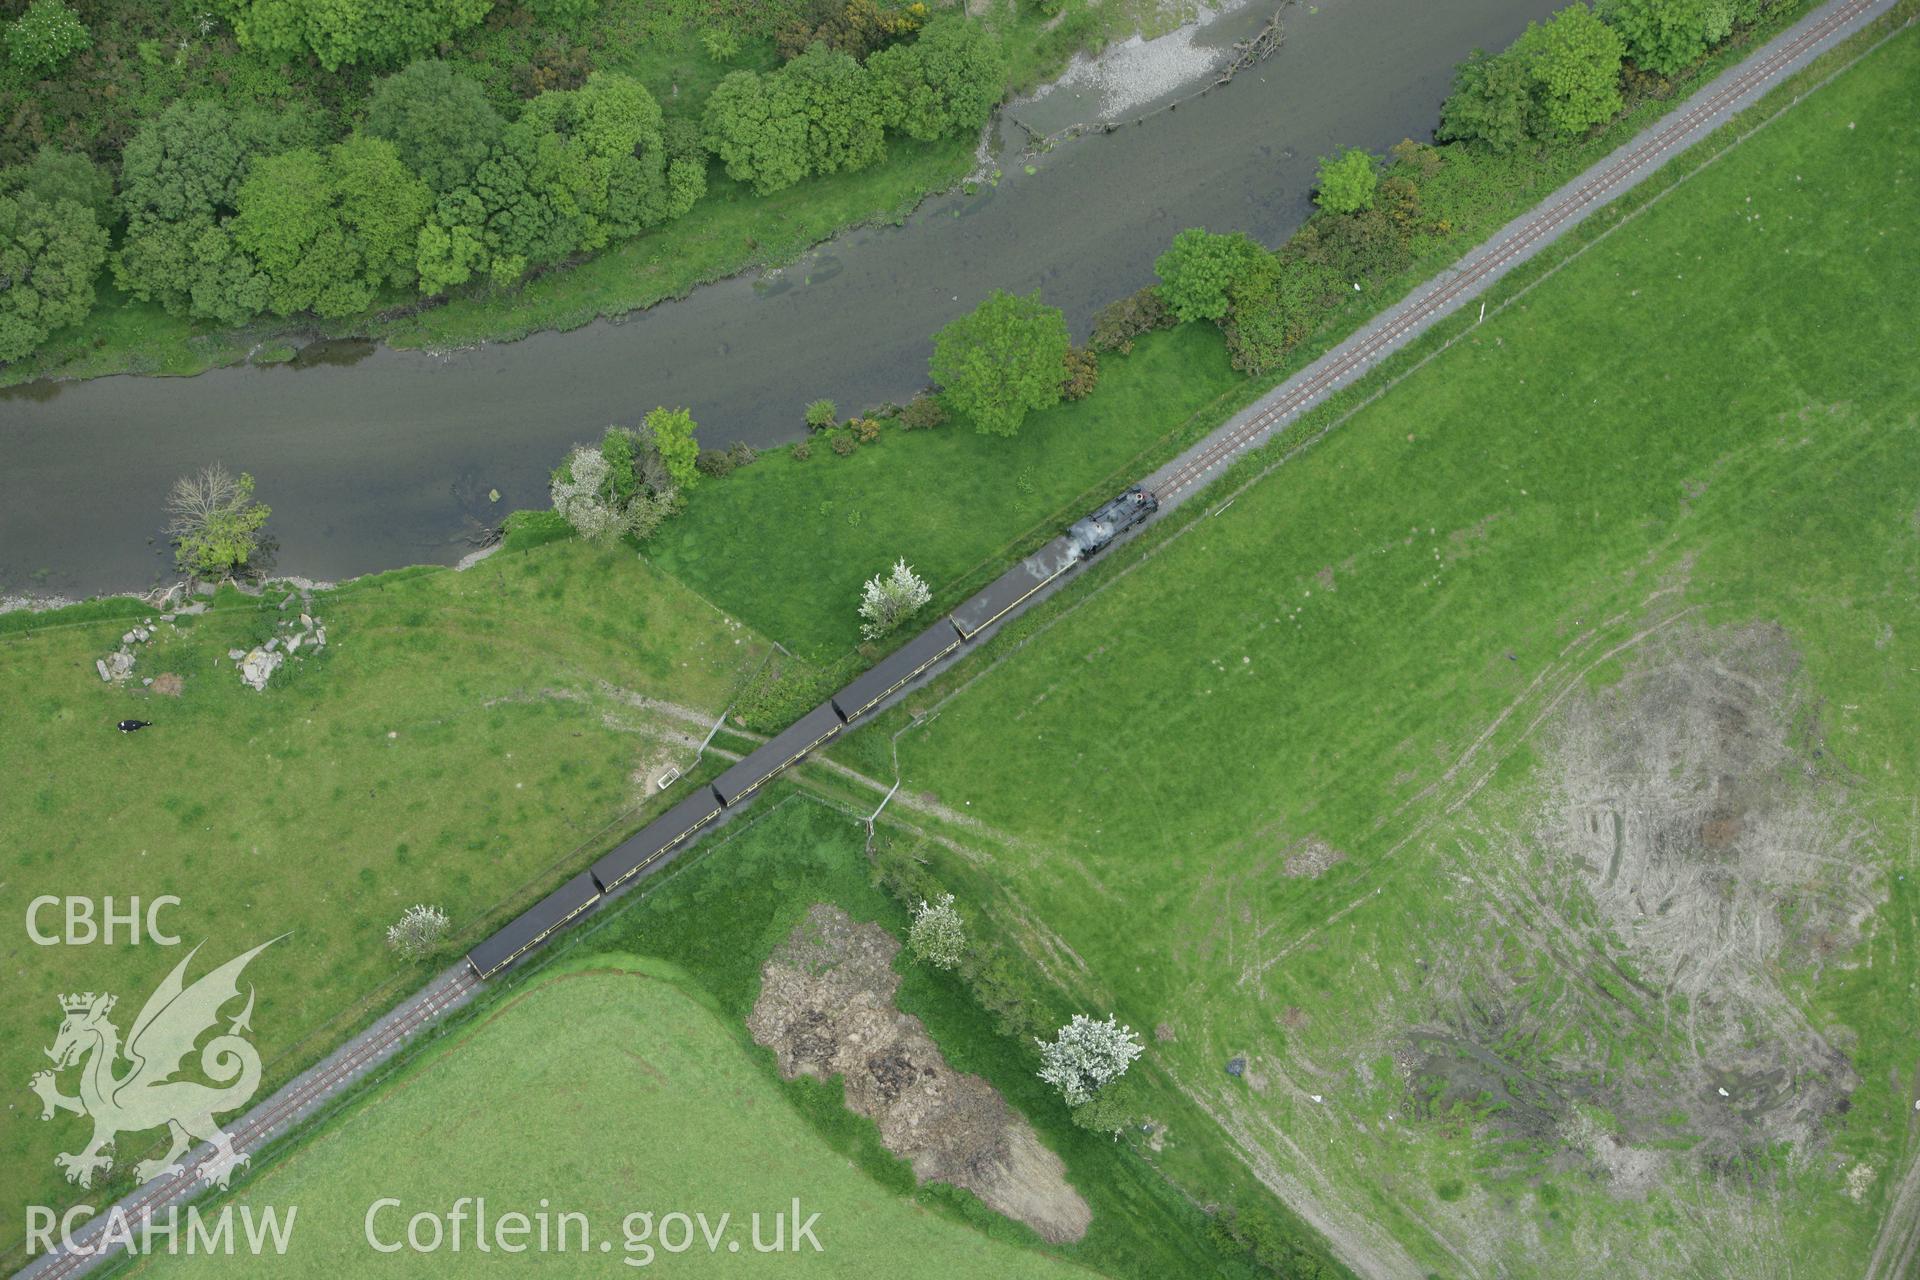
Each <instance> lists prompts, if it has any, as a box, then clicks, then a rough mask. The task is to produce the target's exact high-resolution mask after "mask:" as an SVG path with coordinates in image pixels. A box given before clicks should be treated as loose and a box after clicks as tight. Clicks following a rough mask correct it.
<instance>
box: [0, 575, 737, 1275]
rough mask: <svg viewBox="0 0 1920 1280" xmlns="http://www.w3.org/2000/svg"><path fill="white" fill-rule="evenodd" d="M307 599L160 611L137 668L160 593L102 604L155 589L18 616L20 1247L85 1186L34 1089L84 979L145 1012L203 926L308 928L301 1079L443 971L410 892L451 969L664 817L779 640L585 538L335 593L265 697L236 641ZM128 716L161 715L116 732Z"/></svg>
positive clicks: (285, 1034)
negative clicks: (38, 1221) (97, 905)
mask: <svg viewBox="0 0 1920 1280" xmlns="http://www.w3.org/2000/svg"><path fill="white" fill-rule="evenodd" d="M282 594H284V593H283V592H279V591H276V592H275V593H274V594H273V595H272V596H271V597H267V598H263V599H261V600H258V601H256V600H252V599H249V598H246V597H243V596H240V595H238V594H237V593H233V592H226V593H223V594H222V595H221V596H220V597H219V598H218V600H217V601H216V602H215V606H214V608H212V609H211V610H210V611H208V612H207V613H205V614H202V615H200V616H198V617H194V618H183V619H181V620H180V622H181V625H180V626H179V629H178V631H177V632H175V631H171V630H170V629H169V628H168V627H167V626H166V624H160V626H159V635H158V637H157V638H156V640H155V641H154V642H153V643H152V644H150V645H147V646H143V647H142V648H141V649H140V651H139V653H140V656H139V659H138V662H137V665H136V667H135V669H134V677H133V680H132V682H131V684H130V685H129V686H128V687H126V688H115V687H109V686H107V685H104V684H102V682H101V681H100V679H99V677H98V675H97V674H96V673H95V670H94V665H93V663H94V659H95V658H97V657H100V656H102V655H104V654H107V653H110V652H112V651H113V649H114V648H115V646H116V645H117V644H118V643H119V641H120V637H121V634H122V633H123V632H124V631H126V630H127V629H128V627H129V626H130V625H132V623H133V622H134V621H136V620H137V619H138V618H139V617H147V616H152V615H151V614H141V615H136V616H135V617H127V616H119V617H111V616H110V617H104V618H103V617H100V615H101V614H103V613H109V614H110V613H118V612H120V611H122V610H124V609H125V607H126V606H127V605H128V603H129V602H126V601H112V602H107V603H106V604H103V605H97V606H81V607H79V608H77V609H73V610H67V611H63V612H61V613H54V614H45V615H39V616H38V617H34V618H22V617H21V616H19V615H15V616H10V617H8V618H6V619H5V622H6V623H7V624H9V625H8V626H7V627H6V628H5V629H4V630H0V706H4V707H5V708H6V731H5V733H4V734H0V815H4V817H3V818H0V826H3V827H4V829H5V833H6V844H7V854H6V868H5V870H4V871H0V910H3V911H4V912H5V915H6V917H7V918H8V919H9V920H11V921H12V922H13V925H12V927H11V928H9V930H8V931H7V933H6V936H5V938H4V940H0V965H3V966H4V970H5V972H6V974H7V990H8V991H9V992H10V993H13V994H14V995H15V997H16V998H14V999H11V1000H9V1001H8V1006H7V1007H8V1012H7V1014H6V1018H5V1022H4V1034H0V1046H3V1047H0V1075H4V1076H5V1078H7V1079H10V1080H14V1081H15V1082H16V1083H17V1084H18V1085H19V1089H18V1090H17V1091H16V1095H15V1096H14V1097H13V1098H12V1099H11V1104H10V1106H9V1108H8V1109H7V1111H6V1113H5V1117H4V1121H0V1125H3V1126H4V1128H0V1208H3V1209H4V1213H3V1214H0V1218H3V1219H4V1226H0V1250H10V1249H12V1248H14V1247H16V1246H17V1245H18V1244H19V1242H20V1240H21V1229H22V1227H21V1224H22V1221H23V1219H22V1215H21V1207H22V1206H23V1205H24V1204H26V1203H43V1204H65V1203H68V1202H70V1201H71V1200H73V1199H77V1198H79V1196H80V1194H81V1193H80V1192H79V1191H78V1189H77V1188H73V1187H69V1186H68V1185H67V1184H65V1183H64V1182H63V1181H62V1180H61V1177H60V1175H59V1173H58V1172H56V1170H55V1168H54V1164H53V1157H54V1155H55V1153H56V1152H60V1151H75V1150H78V1149H79V1147H80V1145H81V1144H82V1143H84V1141H85V1139H86V1136H87V1129H86V1123H85V1122H84V1121H81V1120H78V1119H76V1118H75V1117H72V1116H64V1117H62V1118H61V1120H60V1121H58V1122H54V1123H44V1124H43V1123H42V1122H41V1121H40V1119H39V1112H40V1107H39V1103H38V1100H37V1099H35V1098H34V1097H33V1096H32V1095H31V1094H29V1093H27V1092H26V1089H25V1084H26V1080H27V1078H28V1077H29V1076H30V1075H31V1074H32V1073H33V1072H34V1071H35V1070H36V1069H38V1068H41V1067H45V1066H46V1065H47V1063H46V1061H45V1059H44V1058H43V1057H42V1055H41V1050H42V1048H44V1047H45V1046H47V1045H50V1044H52V1043H53V1038H54V1033H55V1031H56V1029H57V1028H58V1025H59V1020H60V1010H59V1006H58V1004H57V1003H56V997H57V996H59V995H60V994H61V993H63V992H68V991H85V990H93V991H98V990H102V989H106V990H110V991H112V992H114V993H115V994H117V995H118V997H119V1000H120V1004H119V1008H118V1010H117V1011H116V1014H115V1017H116V1019H117V1020H118V1025H119V1026H120V1028H121V1030H122V1032H123V1034H124V1033H125V1031H126V1030H127V1028H128V1027H129V1026H130V1025H131V1020H132V1018H133V1016H134V1015H135V1014H136V1013H137V1012H138V1011H139V1009H140V1006H141V1003H142V1002H143V1001H144V1000H145V998H146V996H147V995H148V993H150V992H151V991H152V990H153V989H154V987H155V986H156V985H157V984H158V983H159V982H160V980H161V979H162V978H163V977H165V976H166V973H167V971H168V970H169V969H171V968H172V967H173V965H174V963H176V962H177V960H178V959H179V957H180V955H181V954H183V953H184V950H185V948H187V947H191V946H192V945H194V944H196V943H200V942H201V941H202V940H204V941H205V950H204V951H203V953H202V955H201V956H200V958H199V959H198V960H197V961H196V967H195V969H194V972H195V973H196V974H198V973H200V972H204V971H205V970H206V968H208V967H210V966H211V965H212V964H215V963H224V961H225V960H226V959H227V958H229V957H231V956H233V955H236V954H238V953H239V952H241V951H243V950H245V949H247V948H249V947H251V946H253V945H255V944H257V943H259V942H262V941H264V940H266V939H267V938H271V937H275V936H277V935H279V934H282V933H286V934H289V936H288V937H287V938H286V939H285V940H284V941H282V942H280V943H278V944H277V945H275V946H274V947H272V948H271V949H270V950H268V951H267V952H266V953H264V954H263V955H262V956H261V957H260V959H258V960H257V961H255V962H254V965H253V966H252V968H251V969H250V971H249V975H248V976H249V979H250V980H251V981H252V982H253V983H254V984H255V985H256V986H257V989H258V996H259V998H258V1004H257V1006H256V1009H255V1015H254V1019H253V1024H252V1025H253V1027H254V1028H255V1030H256V1033H257V1034H256V1044H257V1045H258V1046H259V1048H260V1050H261V1053H262V1057H263V1058H264V1059H265V1060H266V1061H267V1062H268V1064H269V1067H268V1071H269V1076H270V1080H269V1083H271V1082H272V1081H273V1080H277V1079H284V1078H285V1077H286V1076H287V1075H290V1074H291V1073H292V1072H293V1071H294V1070H296V1069H298V1068H299V1067H302V1066H305V1065H306V1064H307V1063H309V1062H311V1061H313V1060H314V1059H315V1058H317V1057H318V1056H319V1055H320V1054H322V1053H323V1052H325V1051H326V1050H327V1049H329V1048H331V1047H332V1045H333V1044H334V1043H336V1042H337V1041H338V1040H340V1039H341V1038H343V1037H344V1036H345V1035H346V1034H347V1033H349V1032H350V1031H351V1030H352V1029H353V1027H354V1026H355V1024H356V1023H357V1022H359V1021H362V1020H364V1019H366V1018H369V1017H371V1016H373V1015H374V1014H376V1013H378V1012H380V1011H382V1010H383V1009H385V1008H386V1007H387V1006H388V1005H389V1004H391V1003H392V1002H393V1001H394V1000H395V999H397V998H398V996H399V995H400V994H401V993H402V992H403V991H404V990H405V989H406V987H407V986H408V985H409V984H411V983H414V982H417V981H419V980H420V979H421V978H422V977H423V976H424V975H425V974H426V973H427V972H428V971H429V966H428V965H427V964H404V963H402V962H401V961H400V960H398V959H397V958H396V957H395V956H394V955H393V954H392V953H391V952H390V951H389V950H388V948H387V946H386V944H385V940H384V935H385V930H386V927H387V926H388V925H389V924H391V923H392V922H393V921H394V920H395V919H397V918H398V917H399V915H400V913H401V912H402V911H403V910H404V909H405V908H406V907H408V906H409V905H411V904H413V903H417V902H426V903H432V904H437V905H439V906H441V907H442V908H444V909H445V910H446V911H447V912H448V914H449V915H450V916H451V918H452V923H453V928H454V930H455V936H454V938H453V939H452V940H451V941H450V942H449V944H448V946H447V948H446V951H445V954H444V955H443V956H442V957H441V959H440V960H438V961H436V962H435V963H436V964H437V963H444V962H445V960H446V959H449V958H451V957H452V956H454V955H457V954H458V952H459V950H460V948H461V946H462V944H464V943H465V942H470V941H472V940H473V939H474V938H477V937H479V936H483V934H484V931H485V930H486V929H487V928H488V927H489V924H490V922H491V923H497V922H498V920H499V919H501V918H503V916H502V914H500V913H496V909H497V908H498V909H501V911H502V912H503V911H504V910H507V909H511V908H512V903H509V902H508V900H509V899H512V900H514V902H518V903H521V904H522V905H524V902H525V901H526V900H527V895H529V894H530V893H532V892H534V891H536V890H538V889H539V888H540V887H541V886H545V885H550V884H551V883H553V882H554V881H555V880H557V879H558V878H559V876H560V874H561V873H562V871H563V870H564V873H565V874H571V873H572V872H573V871H576V870H578V867H579V866H580V865H583V864H584V862H585V861H587V860H588V859H589V857H590V856H592V855H591V854H589V853H586V852H583V851H581V850H580V848H579V847H580V846H582V845H583V844H595V842H598V843H606V842H608V841H610V840H611V839H612V837H613V833H611V832H608V831H607V828H608V827H609V826H610V825H612V826H614V827H616V828H617V827H619V826H620V825H622V823H628V824H631V823H635V822H637V819H636V818H634V817H632V816H631V813H632V811H633V810H634V809H635V807H636V806H637V805H640V804H641V803H642V792H643V790H644V771H650V770H653V769H658V768H662V767H664V766H665V765H667V764H670V763H677V764H679V765H681V766H682V767H685V766H687V765H689V764H690V763H691V762H692V757H693V754H694V753H693V747H694V746H695V745H697V744H698V742H699V741H700V739H701V737H702V736H703V735H704V732H705V726H704V725H703V724H702V723H700V721H701V719H702V718H707V719H710V718H711V717H713V716H716V715H717V714H718V713H719V711H720V709H721V708H722V707H723V706H725V704H726V703H727V700H728V698H729V697H730V696H731V694H732V691H733V690H734V689H735V688H736V687H737V686H738V685H739V684H741V683H742V682H743V681H744V680H745V679H746V678H747V676H748V675H750V674H751V672H752V671H753V669H754V668H755V667H756V666H757V665H758V664H759V662H760V661H761V659H762V657H763V655H764V654H765V652H766V650H765V646H764V643H763V642H762V641H760V640H759V639H758V637H757V636H755V635H754V634H753V633H752V632H751V631H749V630H748V629H747V628H745V627H744V626H742V625H740V624H739V623H737V622H733V621H731V620H729V619H727V618H725V617H724V616H723V615H721V614H720V613H718V612H717V611H715V610H714V609H712V608H711V607H710V606H708V605H706V604H705V603H703V602H701V601H699V600H698V599H696V598H694V597H693V596H692V595H691V594H690V593H688V592H687V591H686V590H685V589H684V588H682V587H680V586H679V585H678V584H676V583H674V582H673V581H671V580H670V579H666V578H663V577H661V576H660V575H658V574H655V573H652V572H651V571H649V570H647V569H646V568H645V566H643V565H639V564H637V563H635V562H634V560H633V557H632V556H631V554H630V553H620V552H615V553H602V552H599V551H597V550H594V549H592V548H589V547H586V546H583V545H581V544H578V543H572V542H568V543H558V544H553V545H549V546H545V547H540V548H537V549H535V550H532V551H527V552H524V553H522V552H517V551H513V550H507V551H502V552H500V553H498V554H497V555H495V556H494V557H493V558H491V559H489V560H487V561H485V562H483V563H481V564H479V565H477V566H475V567H474V568H472V569H470V570H468V571H466V572H463V573H453V572H450V571H447V570H427V571H410V572H406V573H400V574H390V575H386V576H384V577H379V578H371V579H365V580H362V581H361V582H358V583H355V584H352V585H350V586H348V587H344V588H341V589H339V590H337V591H334V592H329V593H320V594H318V595H316V597H315V599H314V603H313V613H314V615H315V616H316V617H317V618H318V619H319V620H320V621H321V622H322V623H323V624H324V625H325V627H326V631H327V641H328V644H327V647H326V648H325V649H324V650H322V651H321V652H320V653H319V654H318V655H317V656H314V657H311V658H307V659H305V660H303V661H300V662H297V663H293V664H290V665H289V667H287V668H283V669H282V670H281V672H280V673H278V674H277V675H276V676H275V677H274V680H273V682H272V683H271V684H270V685H269V686H268V688H267V690H266V691H265V692H264V693H255V692H254V691H253V690H251V689H248V688H245V687H244V686H243V685H242V684H241V683H240V681H239V677H238V674H237V673H236V671H235V670H234V664H233V663H232V662H231V661H229V660H228V658H227V656H226V655H227V653H228V651H229V650H230V649H232V648H236V647H237V648H246V647H249V646H250V645H252V644H253V643H255V642H256V641H257V640H260V639H263V638H265V636H267V635H269V634H272V633H273V631H274V630H275V629H276V628H277V626H278V624H279V622H280V621H281V620H282V619H283V618H286V617H288V616H296V617H297V615H298V613H299V611H300V608H301V605H300V602H299V601H297V600H296V601H295V602H294V604H293V605H292V606H291V608H290V609H289V610H288V611H287V612H286V613H282V612H281V610H280V609H279V608H278V604H279V598H280V596H281V595H282ZM87 619H92V620H87ZM29 626H30V627H31V629H25V628H27V627H29ZM166 672H172V673H175V674H178V675H180V676H182V677H183V679H184V692H183V694H182V696H180V697H179V698H178V699H175V698H171V697H165V696H159V695H156V694H154V693H152V692H151V691H149V690H146V689H144V688H143V687H142V686H141V685H140V683H139V681H140V679H141V678H142V677H145V676H157V675H160V674H162V673H166ZM637 699H656V700H660V702H662V703H670V704H673V705H672V706H671V707H665V706H660V705H656V704H653V703H648V702H644V701H636V700H637ZM124 718H138V719H144V720H149V721H152V722H153V727H152V728H149V729H147V730H145V731H144V732H141V733H138V734H132V735H123V734H120V733H117V732H115V730H114V725H115V722H116V721H119V720H121V719H124ZM636 775H639V776H636ZM670 794H671V793H670ZM647 803H651V804H658V803H660V802H659V801H650V802H647ZM595 847H596V848H597V847H598V845H597V844H595ZM43 894H55V895H61V896H65V895H78V896H85V897H91V898H95V899H98V898H101V897H103V896H105V895H109V894H110V895H113V896H114V897H115V899H116V900H117V901H118V902H119V903H120V904H122V906H124V903H125V900H126V899H127V898H128V897H129V896H133V895H139V896H141V897H143V898H146V899H151V898H153V897H155V896H157V895H161V894H174V895H177V896H178V897H179V898H180V899H181V900H182V901H181V904H180V905H179V906H178V907H176V908H173V909H171V911H170V912H168V913H167V914H166V915H165V916H164V917H163V918H162V923H163V924H165V925H166V926H167V927H168V928H169V929H170V930H171V931H172V932H173V933H175V934H177V935H179V936H180V937H181V939H182V946H181V948H179V949H177V950H175V949H168V948H161V947H154V946H151V945H140V946H131V945H127V944H126V943H125V942H124V941H119V942H117V943H116V945H114V946H111V947H107V946H101V945H94V946H86V947H82V946H37V945H34V944H33V943H32V942H30V941H29V940H28V938H27V936H26V933H25V929H24V925H23V922H24V920H25V918H26V913H27V906H28V903H29V902H30V901H31V900H32V899H33V898H35V897H38V896H40V895H43ZM57 921H58V911H57V910H56V911H53V912H48V913H47V914H46V915H45V916H44V917H43V918H42V922H41V923H42V925H43V927H49V928H53V929H56V930H57V927H58V925H57ZM65 1087H66V1091H67V1092H69V1093H71V1092H72V1088H73V1087H72V1082H71V1079H68V1080H67V1081H66V1082H65ZM263 1096H264V1095H263ZM158 1136H159V1135H157V1134H154V1135H146V1140H149V1141H150V1140H155V1139H157V1138H158ZM141 1142H142V1136H141V1135H128V1136H127V1137H126V1138H124V1139H123V1141H122V1144H121V1148H120V1149H119V1150H118V1151H117V1152H116V1153H115V1155H116V1165H117V1168H116V1175H117V1180H116V1182H115V1183H114V1184H113V1186H112V1187H110V1188H108V1190H114V1189H117V1188H119V1187H120V1186H123V1185H125V1184H124V1180H123V1179H124V1175H125V1172H126V1171H130V1170H131V1168H132V1166H133V1164H134V1163H135V1161H136V1160H138V1159H140V1158H142V1157H144V1156H145V1155H146V1154H148V1153H147V1152H145V1151H144V1150H142V1149H140V1144H141ZM101 1195H102V1191H101V1190H100V1189H99V1188H97V1187H96V1189H95V1190H94V1191H93V1192H92V1193H91V1198H92V1199H93V1202H94V1203H96V1204H97V1203H101V1202H102V1201H101V1199H100V1197H101Z"/></svg>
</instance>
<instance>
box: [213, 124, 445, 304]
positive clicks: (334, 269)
mask: <svg viewBox="0 0 1920 1280" xmlns="http://www.w3.org/2000/svg"><path fill="white" fill-rule="evenodd" d="M432 202H433V195H432V192H430V191H429V190H428V189H427V184H426V183H424V182H422V181H421V180H420V179H419V178H416V177H414V176H413V174H412V173H411V172H409V171H408V169H407V167H406V166H405V165H404V164H402V163H401V161H400V157H399V155H398V153H397V152H396V151H395V150H394V146H393V144H392V143H391V142H388V141H387V140H386V139H384V138H370V137H365V136H356V137H353V138H349V139H348V140H347V141H346V142H343V143H340V144H339V145H338V146H335V147H331V148H329V149H328V150H327V152H326V153H325V154H324V155H323V154H322V153H320V152H317V151H312V150H308V149H305V148H300V149H297V150H293V151H288V152H283V153H282V154H280V155H277V156H268V157H264V158H263V159H261V160H259V161H257V162H256V163H255V164H254V165H253V167H252V170H251V171H250V172H249V173H248V175H247V180H246V181H245V182H244V183H243V184H241V188H240V195H239V212H238V214H237V215H236V216H235V218H234V221H233V229H234V237H235V240H236V241H237V242H238V244H239V245H240V247H241V248H242V249H244V250H245V251H246V252H247V253H248V254H250V255H251V256H252V257H253V259H254V261H255V262H256V263H258V264H259V267H260V270H261V271H262V272H264V273H265V274H266V276H267V280H268V282H269V283H268V296H269V300H270V305H271V306H272V308H273V310H274V311H275V312H276V313H278V314H280V315H292V314H294V313H295V312H300V311H312V312H314V313H315V314H316V315H321V316H345V315H353V314H354V313H356V312H360V311H364V310H366V309H367V308H368V307H369V306H371V305H372V304H373V300H374V298H375V297H376V296H377V295H378V293H379V291H380V289H381V288H382V287H383V286H385V285H389V284H393V285H410V284H412V283H413V282H414V279H415V268H414V262H415V259H416V257H417V252H418V248H417V244H418V238H419V232H420V226H421V223H422V222H423V220H424V219H425V217H426V214H427V210H428V209H429V208H430V207H431V206H432Z"/></svg>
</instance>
